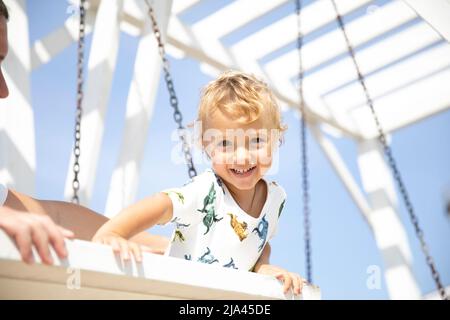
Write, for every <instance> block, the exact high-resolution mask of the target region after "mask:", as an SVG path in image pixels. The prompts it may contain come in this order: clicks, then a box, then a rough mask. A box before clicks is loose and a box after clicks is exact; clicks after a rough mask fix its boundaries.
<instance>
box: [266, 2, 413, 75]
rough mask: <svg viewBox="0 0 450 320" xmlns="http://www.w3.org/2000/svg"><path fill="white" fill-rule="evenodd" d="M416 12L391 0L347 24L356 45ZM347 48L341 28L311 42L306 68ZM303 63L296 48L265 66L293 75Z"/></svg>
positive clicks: (306, 49) (270, 71)
mask: <svg viewBox="0 0 450 320" xmlns="http://www.w3.org/2000/svg"><path fill="white" fill-rule="evenodd" d="M416 17H417V16H416V14H415V12H414V11H413V10H412V9H411V8H409V7H408V6H407V5H406V4H404V3H403V2H400V1H395V2H391V3H389V4H387V5H385V6H383V7H381V8H379V9H378V10H376V11H375V12H374V13H372V14H370V15H365V16H363V17H361V18H359V19H356V20H354V21H352V22H350V23H348V24H346V26H345V30H346V32H347V34H348V37H349V39H350V41H351V44H352V46H353V47H357V46H359V45H362V44H364V43H367V42H368V41H370V40H372V39H374V38H376V37H378V36H381V35H382V34H384V33H386V32H389V31H390V30H392V29H395V28H397V27H399V26H401V25H402V24H404V23H407V22H408V21H411V20H413V19H415V18H416ZM345 52H347V45H346V43H345V39H344V36H343V34H342V32H341V30H340V29H339V28H338V29H336V30H334V31H331V32H329V33H327V34H325V35H323V36H321V37H319V38H317V39H315V40H313V41H311V42H309V43H306V44H305V46H304V48H303V49H302V58H303V65H304V69H305V70H308V69H311V68H314V67H317V66H319V65H321V64H323V63H325V62H327V61H329V60H331V59H332V58H334V57H336V56H338V55H339V54H342V53H345ZM298 67H299V61H298V53H297V52H296V50H292V51H290V52H288V53H286V54H284V55H282V56H280V57H279V58H277V59H274V60H273V61H271V62H269V63H268V64H267V65H266V66H265V69H266V70H267V72H268V74H269V75H271V74H273V73H275V72H277V71H279V70H286V71H285V76H287V77H288V78H289V79H290V78H292V77H294V76H295V75H296V74H297V70H298Z"/></svg>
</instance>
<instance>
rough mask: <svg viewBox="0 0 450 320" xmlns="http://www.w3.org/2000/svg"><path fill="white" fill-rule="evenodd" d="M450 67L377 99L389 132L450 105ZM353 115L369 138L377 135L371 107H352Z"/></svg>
mask: <svg viewBox="0 0 450 320" xmlns="http://www.w3.org/2000/svg"><path fill="white" fill-rule="evenodd" d="M447 83H450V69H449V68H447V69H445V70H443V71H442V72H439V73H438V74H436V75H434V76H432V77H428V78H426V79H424V80H422V81H418V82H416V83H414V84H411V85H410V86H408V87H406V88H404V89H402V90H399V91H397V92H395V93H392V94H389V95H386V96H383V97H381V98H379V99H377V100H375V101H374V106H375V110H376V112H377V114H378V116H379V119H380V123H381V125H382V127H383V129H384V130H385V131H386V132H391V131H394V130H397V129H400V128H402V127H404V126H406V125H410V124H412V123H414V122H416V121H419V120H422V119H425V118H426V117H429V116H431V115H434V114H436V113H439V112H442V111H444V110H448V109H449V108H450V90H448V86H446V85H444V84H447ZM350 117H351V119H352V121H353V122H354V123H355V125H357V126H358V128H359V131H360V132H361V133H362V134H363V136H364V137H366V138H372V137H375V136H376V135H377V131H376V128H375V125H374V120H373V118H372V115H371V113H370V110H369V107H368V106H366V105H364V106H361V107H359V108H356V109H354V110H352V112H351V113H350Z"/></svg>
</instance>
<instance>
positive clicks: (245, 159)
mask: <svg viewBox="0 0 450 320" xmlns="http://www.w3.org/2000/svg"><path fill="white" fill-rule="evenodd" d="M249 162H250V153H249V151H248V150H247V148H245V147H244V146H242V147H237V148H236V152H235V163H236V164H241V165H244V164H247V163H249Z"/></svg>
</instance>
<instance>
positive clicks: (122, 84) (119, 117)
mask: <svg viewBox="0 0 450 320" xmlns="http://www.w3.org/2000/svg"><path fill="white" fill-rule="evenodd" d="M229 2H230V1H211V0H207V1H204V2H203V3H202V4H201V5H200V6H197V7H196V8H194V9H193V10H192V11H190V12H186V14H184V15H183V16H182V18H183V20H184V21H185V22H186V23H191V22H194V21H197V20H199V19H201V17H202V16H204V15H205V14H207V13H211V12H213V11H214V10H217V9H218V8H220V7H221V6H223V5H225V4H227V3H229ZM309 2H311V1H307V3H309ZM386 2H387V1H375V4H377V5H383V4H384V3H386ZM27 3H28V8H27V9H28V16H29V24H30V25H29V28H30V30H29V31H30V42H31V43H32V42H34V41H35V40H37V39H39V38H40V37H43V36H45V35H46V34H48V33H49V32H50V31H52V30H53V29H54V28H56V27H58V26H60V25H61V24H62V23H63V21H64V20H65V19H66V18H67V17H68V15H67V13H66V8H67V2H66V1H62V0H59V1H56V0H40V1H27ZM293 8H294V7H293V4H292V3H288V4H287V5H284V6H282V7H280V8H279V9H277V10H275V11H274V12H273V13H271V14H269V15H267V16H266V17H263V18H262V19H259V20H258V21H256V22H254V23H251V24H249V25H248V26H246V27H245V28H244V29H243V30H242V31H241V32H240V33H233V34H231V35H229V36H227V37H226V39H225V41H226V42H227V43H233V42H235V41H237V40H239V39H240V38H242V37H244V36H245V35H247V34H248V33H249V32H251V31H252V30H255V29H257V28H258V27H260V26H261V25H264V24H267V23H268V22H270V21H273V20H274V19H279V18H280V17H283V16H285V15H287V14H288V13H290V12H291V11H292V10H293ZM322 32H327V30H323V31H322ZM89 44H90V37H88V43H87V50H86V52H89V48H90V45H89ZM137 44H138V39H136V38H132V37H130V36H128V35H125V34H122V35H121V39H120V51H119V57H118V65H117V69H116V73H115V78H114V82H113V88H112V95H111V98H110V100H109V106H108V112H107V116H106V126H105V131H104V140H103V145H102V149H101V154H100V162H99V163H100V164H99V167H98V176H97V179H96V184H95V188H94V195H93V201H92V204H91V208H93V209H94V210H96V211H98V212H103V210H104V206H105V201H106V197H107V194H108V186H109V183H110V178H111V173H112V170H113V168H114V165H115V163H116V160H117V158H118V152H119V147H120V144H121V134H122V130H123V126H124V119H123V118H124V114H125V107H126V99H127V94H128V89H129V83H130V79H131V76H132V69H133V62H134V57H135V54H136V48H137ZM75 49H76V48H75V45H72V46H70V47H69V48H67V49H66V50H65V51H64V52H62V53H61V54H60V55H58V56H57V57H55V59H54V60H52V61H51V62H50V63H49V64H47V65H44V66H42V67H40V68H39V69H37V70H36V71H35V72H34V73H33V75H32V103H33V107H34V109H35V129H36V149H37V150H36V151H37V179H36V180H37V181H36V186H37V187H36V190H37V194H36V195H37V197H39V198H45V199H63V191H64V185H65V179H66V174H67V170H68V162H69V159H70V154H71V146H72V136H73V133H72V131H73V121H74V120H73V119H74V110H75V88H76V86H75V79H76V69H75V67H76V51H75ZM289 49H291V48H288V47H287V48H284V49H282V50H281V51H280V52H283V50H289ZM278 54H280V53H278ZM275 56H276V55H274V56H272V57H265V58H264V59H265V60H267V61H268V60H270V59H273V58H274V57H275ZM170 61H171V68H172V72H173V77H174V79H175V89H176V91H177V94H178V96H179V100H180V108H181V109H182V111H183V114H184V119H185V123H187V122H188V121H192V120H193V119H194V118H195V114H196V108H197V103H198V100H199V93H200V89H201V87H202V86H203V85H205V84H206V83H207V82H208V81H209V80H211V78H210V77H209V76H207V75H205V74H203V73H202V72H201V71H200V68H199V64H198V63H197V62H196V61H194V60H192V59H190V58H186V59H182V60H175V59H170ZM149 72H151V70H149ZM186 75H189V77H186ZM283 117H284V121H285V123H286V124H287V125H288V127H289V129H288V131H287V133H286V139H285V144H284V145H283V146H282V148H281V150H280V170H279V172H278V174H277V175H276V176H275V177H273V179H275V180H277V181H278V182H279V183H280V184H281V185H282V186H283V187H284V188H285V190H286V191H287V194H288V201H287V204H286V206H285V210H284V213H283V215H282V218H281V221H280V227H279V232H278V235H277V237H276V238H275V239H274V240H273V242H272V247H273V253H272V259H271V261H272V263H273V264H276V265H279V266H282V267H284V268H286V269H289V270H292V271H295V272H298V273H300V274H302V275H305V272H304V270H305V268H304V252H303V247H304V245H303V224H302V217H301V207H302V204H301V201H300V199H301V189H300V186H301V180H300V179H301V173H300V142H299V121H298V119H297V118H296V117H295V116H294V114H293V112H290V111H288V112H286V113H284V114H283ZM173 128H175V124H174V123H173V120H172V111H171V108H170V106H169V104H168V95H167V92H166V91H165V85H164V83H163V82H161V84H160V87H159V91H158V97H157V100H156V106H155V112H154V115H153V119H152V122H151V123H150V126H149V130H148V132H143V134H146V135H147V136H148V141H147V144H146V149H145V154H144V161H143V164H142V168H141V180H140V183H139V191H138V198H143V197H145V196H147V195H150V194H152V193H154V192H157V191H159V190H161V189H163V188H167V187H172V186H178V185H181V184H183V183H184V182H186V180H187V172H186V169H185V167H184V165H175V164H173V163H171V161H170V156H171V154H170V152H171V150H172V148H173V145H174V142H173V141H171V134H172V130H173ZM84 136H87V134H86V133H85V135H84ZM449 137H450V111H447V112H444V113H441V114H439V115H436V116H434V117H431V118H428V119H426V120H424V121H422V122H420V123H417V124H415V125H412V126H410V127H408V128H404V129H401V130H400V131H398V132H396V133H395V134H394V136H393V140H392V147H393V150H394V155H395V157H396V158H397V161H398V164H399V166H400V168H401V172H402V175H403V177H404V180H405V183H406V185H407V186H408V189H409V193H410V196H411V198H412V199H413V204H414V206H415V209H416V213H417V215H418V218H419V221H420V223H421V226H422V228H423V230H424V233H425V237H426V240H427V241H428V243H429V247H430V250H431V252H432V254H433V256H434V258H435V261H436V264H437V266H438V270H439V271H440V272H441V278H442V281H443V283H444V284H445V285H449V284H450V255H449V252H448V248H447V247H448V244H449V243H450V219H449V217H448V216H446V215H445V212H444V204H443V192H444V190H445V189H446V188H447V189H448V188H450V170H449V163H450V148H449V143H448V139H449ZM333 140H334V142H335V143H336V145H337V146H338V148H339V150H340V152H341V154H342V156H343V158H344V159H345V161H346V163H347V165H348V166H349V168H350V170H351V172H352V173H353V174H354V176H355V177H356V179H357V181H358V182H359V181H360V178H359V173H358V168H357V163H356V154H357V152H356V144H355V143H354V142H353V141H351V140H347V139H333ZM308 144H309V148H310V149H309V159H310V181H311V191H310V192H311V209H312V230H311V233H312V251H313V278H314V282H315V283H317V284H318V285H319V286H320V287H321V289H322V295H323V298H324V299H384V298H387V297H388V295H387V290H386V285H385V283H384V282H383V283H382V286H381V289H380V290H369V289H368V288H367V287H366V280H367V277H368V274H367V268H368V267H369V266H371V265H377V266H380V268H383V261H382V257H381V255H380V252H379V251H378V250H377V247H376V245H375V242H374V238H373V236H372V234H371V232H370V229H369V227H368V226H367V224H366V223H365V221H364V220H363V218H362V216H361V214H360V212H359V211H358V209H357V208H356V206H355V205H354V203H353V202H352V201H351V199H350V197H349V195H348V194H347V192H346V191H345V189H344V188H343V185H342V183H341V182H340V180H339V179H338V178H337V176H336V174H335V173H334V171H333V169H332V168H331V166H330V164H329V163H328V161H327V159H326V158H325V157H324V155H323V153H322V152H321V150H320V149H319V148H318V146H317V144H316V142H315V141H314V140H312V139H311V138H309V139H308ZM202 168H204V166H203V167H199V170H201V169H202ZM271 179H272V178H271ZM399 202H400V203H401V201H399ZM400 209H401V210H400V213H399V215H400V219H401V220H402V222H404V225H405V229H406V232H407V234H408V237H409V243H410V246H411V250H412V253H413V257H414V261H413V266H412V267H413V271H414V273H415V275H416V277H417V280H418V284H419V286H420V289H421V291H422V293H427V292H430V291H433V290H434V283H433V281H432V278H431V275H430V273H429V271H428V269H427V266H426V264H425V260H424V257H423V256H422V254H421V252H420V247H419V244H418V241H417V240H416V238H415V236H414V232H413V228H412V226H411V223H410V222H409V219H408V215H407V212H406V211H405V210H404V207H403V205H401V206H400ZM153 232H155V233H158V234H164V235H169V234H170V233H171V228H170V227H166V228H159V227H157V228H155V229H154V231H153Z"/></svg>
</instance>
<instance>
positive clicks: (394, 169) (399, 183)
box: [331, 0, 448, 300]
mask: <svg viewBox="0 0 450 320" xmlns="http://www.w3.org/2000/svg"><path fill="white" fill-rule="evenodd" d="M331 2H332V3H333V6H334V9H335V11H336V16H337V21H338V23H339V27H340V28H341V31H342V33H343V35H344V37H345V41H346V43H347V49H348V52H349V53H350V56H351V58H352V60H353V64H354V66H355V69H356V72H357V74H358V80H359V82H360V83H361V86H362V88H363V90H364V94H365V96H366V100H367V104H368V105H369V107H370V111H371V113H372V116H373V118H374V120H375V124H376V126H377V130H378V140H379V141H380V143H381V144H382V146H383V150H384V153H385V155H386V157H387V159H388V162H389V166H390V167H391V170H392V172H393V175H394V178H395V181H396V182H397V186H398V188H399V189H400V193H401V195H402V198H403V201H404V203H405V206H406V209H407V210H408V214H409V217H410V219H411V222H412V224H413V226H414V230H415V232H416V236H417V238H418V239H419V241H420V246H421V249H422V252H423V253H424V255H425V257H426V262H427V264H428V267H429V268H430V270H431V274H432V276H433V279H434V282H435V283H436V287H437V289H438V291H439V294H440V295H441V298H442V299H443V300H448V296H447V294H446V292H445V289H444V287H443V285H442V283H441V280H440V277H439V273H438V271H437V269H436V266H435V263H434V260H433V258H432V257H431V255H430V252H429V249H428V246H427V244H426V242H425V238H424V234H423V231H422V229H421V228H420V226H419V221H418V219H417V216H416V215H415V213H414V209H413V206H412V203H411V201H410V199H409V195H408V192H407V190H406V187H405V185H404V183H403V179H402V177H401V175H400V171H399V169H398V167H397V164H396V162H395V159H394V156H393V154H392V149H391V147H390V146H389V145H388V143H387V139H386V135H385V133H384V131H383V129H382V127H381V124H380V121H379V119H378V116H377V114H376V112H375V109H374V107H373V101H372V98H371V97H370V95H369V91H368V89H367V86H366V83H365V80H364V77H363V75H362V73H361V69H360V68H359V65H358V63H357V61H356V56H355V51H354V49H353V47H352V45H351V44H350V40H349V38H348V35H347V32H346V30H345V26H344V22H343V20H342V17H341V15H340V14H339V11H338V8H337V6H336V2H335V0H331Z"/></svg>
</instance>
